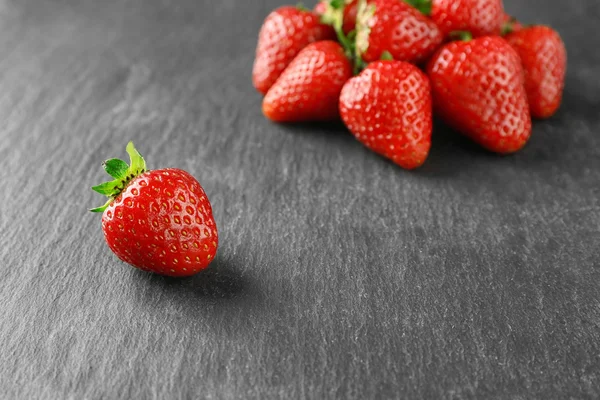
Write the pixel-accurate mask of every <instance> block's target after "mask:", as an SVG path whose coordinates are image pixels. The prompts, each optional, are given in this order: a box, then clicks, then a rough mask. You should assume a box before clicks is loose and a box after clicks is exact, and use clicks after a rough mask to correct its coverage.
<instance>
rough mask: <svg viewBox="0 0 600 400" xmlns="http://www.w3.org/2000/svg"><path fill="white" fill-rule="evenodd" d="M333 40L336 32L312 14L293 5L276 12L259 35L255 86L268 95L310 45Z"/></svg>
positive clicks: (255, 64) (253, 78)
mask: <svg viewBox="0 0 600 400" xmlns="http://www.w3.org/2000/svg"><path fill="white" fill-rule="evenodd" d="M334 38H335V32H334V31H333V29H332V28H331V27H330V26H327V25H325V24H322V23H321V21H320V18H319V16H318V15H316V14H314V13H312V12H310V11H307V10H304V9H302V8H298V7H292V6H284V7H280V8H278V9H277V10H275V11H273V12H272V13H271V14H269V16H267V18H266V19H265V22H264V23H263V26H262V28H261V30H260V33H259V36H258V46H257V48H256V58H255V60H254V67H253V71H252V81H253V83H254V87H255V88H256V89H257V90H258V91H259V92H260V93H262V94H266V93H267V91H268V90H269V89H270V88H271V86H272V85H273V83H275V81H276V80H277V78H279V75H281V73H282V72H283V71H284V70H285V68H286V67H287V66H288V65H289V64H290V62H291V61H292V60H293V59H294V58H295V57H296V55H298V53H299V52H300V50H302V49H303V48H304V47H306V46H308V45H309V44H310V43H313V42H317V41H319V40H327V39H334Z"/></svg>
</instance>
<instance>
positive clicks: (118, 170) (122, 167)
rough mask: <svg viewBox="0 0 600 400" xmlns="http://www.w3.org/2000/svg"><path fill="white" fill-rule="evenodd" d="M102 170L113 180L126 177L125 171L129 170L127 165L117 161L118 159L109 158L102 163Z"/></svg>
mask: <svg viewBox="0 0 600 400" xmlns="http://www.w3.org/2000/svg"><path fill="white" fill-rule="evenodd" d="M102 166H103V167H104V170H105V171H106V173H107V174H109V175H110V176H112V177H113V178H115V179H123V178H125V177H126V176H127V170H128V169H129V165H127V163H126V162H125V161H123V160H119V159H118V158H111V159H110V160H106V161H104V162H103V163H102Z"/></svg>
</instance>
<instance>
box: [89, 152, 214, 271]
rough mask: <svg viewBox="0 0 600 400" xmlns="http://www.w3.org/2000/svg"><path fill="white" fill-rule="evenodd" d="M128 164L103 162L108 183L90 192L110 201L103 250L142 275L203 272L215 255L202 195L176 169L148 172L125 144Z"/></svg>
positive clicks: (197, 186) (211, 223) (209, 210)
mask: <svg viewBox="0 0 600 400" xmlns="http://www.w3.org/2000/svg"><path fill="white" fill-rule="evenodd" d="M127 152H128V153H129V156H130V158H131V165H127V163H125V161H121V160H118V159H110V160H107V161H105V162H104V164H103V165H104V168H105V169H106V172H108V174H109V175H111V176H112V177H113V178H115V179H114V180H113V181H110V182H106V183H103V184H101V185H98V186H95V187H94V188H93V189H94V190H95V191H96V192H98V193H100V194H103V195H106V196H108V198H109V200H108V202H107V203H106V204H104V205H103V206H102V207H98V208H95V209H93V210H91V211H93V212H102V213H103V214H102V230H103V231H104V237H105V239H106V243H107V244H108V247H110V249H111V250H112V251H113V253H115V254H116V255H117V257H119V258H120V259H121V260H122V261H124V262H126V263H128V264H131V265H132V266H134V267H136V268H139V269H141V270H144V271H150V272H155V273H157V274H161V275H168V276H190V275H194V274H196V273H197V272H199V271H201V270H203V269H205V268H206V267H207V266H208V264H209V263H210V262H211V261H212V260H213V259H214V257H215V254H216V252H217V244H218V241H219V239H218V234H217V226H216V224H215V220H214V218H213V215H212V208H211V205H210V203H209V201H208V198H207V197H206V193H204V190H203V189H202V187H201V186H200V184H199V183H198V181H197V180H196V179H194V177H193V176H191V175H190V174H188V173H187V172H185V171H182V170H180V169H173V168H167V169H160V170H153V171H147V170H146V162H145V161H144V159H143V158H142V156H141V155H140V153H138V151H137V150H136V149H135V148H134V146H133V143H131V142H130V143H129V144H128V145H127Z"/></svg>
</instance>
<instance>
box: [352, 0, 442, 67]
mask: <svg viewBox="0 0 600 400" xmlns="http://www.w3.org/2000/svg"><path fill="white" fill-rule="evenodd" d="M356 30H357V36H356V47H357V52H358V55H359V56H360V57H361V58H362V59H363V60H364V61H366V62H367V63H368V62H373V61H377V60H379V59H381V56H382V55H383V54H384V52H386V51H387V52H389V53H390V54H391V55H392V57H393V58H394V60H398V61H407V62H411V63H419V62H422V61H425V60H426V59H428V58H429V57H430V56H431V55H432V54H433V52H435V50H436V49H437V48H438V47H439V45H440V44H441V43H442V40H443V36H442V33H441V31H440V30H439V29H438V27H437V25H436V24H435V23H434V22H433V21H431V20H430V19H429V18H427V17H426V16H424V15H423V14H421V13H420V12H419V11H418V10H417V9H416V8H414V7H412V6H410V5H408V4H406V3H404V2H402V1H400V0H371V1H369V2H368V4H367V3H366V2H365V3H361V5H360V7H359V12H358V18H357V28H356Z"/></svg>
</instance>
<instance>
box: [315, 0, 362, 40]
mask: <svg viewBox="0 0 600 400" xmlns="http://www.w3.org/2000/svg"><path fill="white" fill-rule="evenodd" d="M333 2H334V4H333V6H332V5H331V3H332V0H322V1H320V2H319V3H317V5H316V6H315V8H314V10H313V11H314V13H315V14H317V15H321V16H325V18H324V20H325V21H328V22H330V23H333V21H332V12H333V11H332V10H335V8H337V7H342V6H343V7H344V12H343V18H344V22H343V27H342V30H343V32H344V34H345V35H348V34H349V33H350V32H352V31H353V30H354V29H356V14H357V12H358V0H333ZM338 3H341V4H338Z"/></svg>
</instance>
